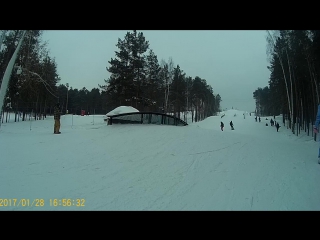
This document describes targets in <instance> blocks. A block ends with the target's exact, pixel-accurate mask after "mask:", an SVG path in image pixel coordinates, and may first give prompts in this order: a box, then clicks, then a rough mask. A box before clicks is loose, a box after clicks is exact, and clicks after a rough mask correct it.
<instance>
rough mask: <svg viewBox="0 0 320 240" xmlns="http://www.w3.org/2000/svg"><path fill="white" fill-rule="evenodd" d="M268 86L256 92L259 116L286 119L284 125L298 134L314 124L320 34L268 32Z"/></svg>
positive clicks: (286, 31) (282, 31)
mask: <svg viewBox="0 0 320 240" xmlns="http://www.w3.org/2000/svg"><path fill="white" fill-rule="evenodd" d="M267 43H268V56H269V58H270V66H268V69H269V70H270V72H271V73H270V79H269V85H268V86H266V87H264V88H258V89H257V90H255V91H254V92H253V98H254V99H255V101H256V113H257V115H260V116H266V115H279V114H282V115H283V124H284V125H286V126H287V127H288V128H290V129H291V130H292V132H293V133H294V134H299V132H300V130H301V129H304V130H305V131H308V134H309V126H310V125H312V124H313V123H314V120H315V116H316V113H317V106H318V104H319V82H320V79H319V76H320V75H319V74H320V31H319V30H280V31H272V32H271V31H267Z"/></svg>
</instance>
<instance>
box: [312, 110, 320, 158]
mask: <svg viewBox="0 0 320 240" xmlns="http://www.w3.org/2000/svg"><path fill="white" fill-rule="evenodd" d="M319 123H320V105H318V112H317V116H316V121H315V123H314V126H313V131H314V133H319ZM318 163H319V164H320V146H319V153H318Z"/></svg>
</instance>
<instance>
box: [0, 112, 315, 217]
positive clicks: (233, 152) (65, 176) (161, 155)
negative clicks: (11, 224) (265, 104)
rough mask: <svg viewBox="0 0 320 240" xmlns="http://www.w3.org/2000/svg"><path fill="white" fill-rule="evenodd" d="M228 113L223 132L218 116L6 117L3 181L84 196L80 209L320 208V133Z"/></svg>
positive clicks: (15, 188)
mask: <svg viewBox="0 0 320 240" xmlns="http://www.w3.org/2000/svg"><path fill="white" fill-rule="evenodd" d="M230 116H232V117H230ZM230 116H228V115H226V116H225V117H224V118H223V121H224V122H225V125H226V126H227V123H228V121H230V119H232V120H233V122H234V124H235V130H234V131H231V130H229V129H228V128H227V127H226V128H225V131H223V132H222V131H221V130H220V128H219V125H220V121H221V118H220V117H209V118H207V119H206V120H204V121H202V122H198V123H191V124H189V125H188V126H186V127H177V126H158V125H117V124H114V125H111V126H107V125H106V124H105V123H104V122H103V117H102V116H95V118H94V124H93V121H92V117H91V118H90V116H88V117H79V116H74V117H73V120H72V119H71V116H64V117H63V118H62V120H61V122H62V124H61V131H62V134H61V135H54V134H51V131H52V129H53V121H52V119H50V118H48V119H46V120H41V121H36V122H32V128H31V129H32V130H30V123H29V122H19V123H6V124H2V126H1V132H0V152H1V153H4V157H2V158H1V170H0V190H1V192H2V193H3V194H4V197H7V198H18V197H20V198H27V197H30V198H35V196H33V195H32V194H31V193H38V194H37V197H38V198H47V199H49V198H85V199H86V203H87V204H86V207H84V208H83V210H253V211H254V210H320V204H319V202H320V197H319V196H320V190H318V189H319V188H318V187H317V185H318V184H317V183H318V182H319V180H320V177H319V174H318V171H319V170H320V169H319V166H318V164H317V163H316V160H314V159H313V158H315V157H314V156H316V154H317V146H318V144H319V143H315V142H312V141H305V140H301V139H303V137H302V136H301V137H299V138H301V139H300V140H299V141H298V140H297V137H296V136H292V135H290V134H289V135H286V134H283V131H285V129H284V127H282V128H280V132H279V133H277V132H276V130H275V129H274V128H272V127H270V126H269V127H264V126H263V124H265V123H264V122H265V121H264V120H262V123H256V122H255V121H254V117H253V116H252V117H246V119H243V118H241V117H240V116H239V117H237V118H234V117H233V114H232V115H230ZM72 124H73V125H72ZM259 124H260V125H259ZM14 125H16V126H20V127H17V128H15V127H13V126H14ZM246 126H248V127H246ZM309 138H311V137H309ZM57 139H58V141H57ZM20 148H21V150H19V151H17V150H18V149H20ZM302 149H304V151H302ZM315 159H316V158H315ZM13 173H14V174H13ZM18 176H19V177H18ZM311 187H313V188H314V189H313V188H312V189H313V191H310V190H309V189H310V188H311ZM6 210H41V209H40V208H35V207H7V208H6ZM43 210H82V209H79V208H68V209H66V208H63V207H60V208H59V207H57V208H52V207H46V208H43Z"/></svg>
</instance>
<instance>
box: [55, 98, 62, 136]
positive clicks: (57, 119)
mask: <svg viewBox="0 0 320 240" xmlns="http://www.w3.org/2000/svg"><path fill="white" fill-rule="evenodd" d="M60 115H61V113H60V104H59V103H57V104H56V106H55V107H54V112H53V118H54V132H53V133H54V134H60V133H61V132H60Z"/></svg>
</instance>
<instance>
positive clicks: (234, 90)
mask: <svg viewBox="0 0 320 240" xmlns="http://www.w3.org/2000/svg"><path fill="white" fill-rule="evenodd" d="M128 31H129V32H132V30H121V31H120V30H118V31H116V30H95V31H93V30H86V31H85V30H81V31H80V30H49V31H44V33H43V36H42V39H43V41H48V46H47V48H48V50H49V52H50V53H49V55H50V56H51V57H52V58H55V60H56V63H57V71H58V74H59V76H60V77H61V81H60V83H61V84H65V83H69V85H70V86H71V87H73V88H77V89H81V88H83V87H86V88H87V89H88V90H91V89H92V88H98V84H101V85H104V84H105V82H104V79H108V78H109V76H110V74H109V72H108V71H107V70H106V67H109V66H110V65H109V63H108V61H110V60H111V58H114V57H115V51H118V50H119V49H118V48H117V47H116V44H117V43H118V38H120V39H124V36H125V35H126V33H127V32H128ZM137 31H138V32H143V34H144V36H145V37H146V40H147V41H149V44H150V46H149V47H150V49H152V50H153V51H154V53H155V54H156V55H157V57H158V61H159V63H160V62H161V60H162V59H163V60H165V61H168V59H169V58H170V57H171V58H172V60H173V62H174V64H175V66H176V65H179V66H180V68H181V69H182V70H183V72H184V73H186V76H190V77H192V78H194V77H196V76H199V77H200V78H202V79H205V80H206V81H207V83H208V84H209V85H211V86H212V88H213V91H214V94H220V96H221V98H222V102H221V107H222V108H223V109H224V108H228V109H230V108H232V107H234V108H237V109H239V110H244V111H254V110H255V102H254V99H253V92H254V91H255V90H256V89H257V88H258V87H261V88H263V87H265V86H267V85H268V80H269V77H270V71H269V70H268V69H267V66H268V65H269V62H268V60H267V54H266V46H267V41H266V35H267V32H266V31H264V30H259V31H258V30H247V31H240V30H226V31H221V30H207V31H200V30H192V31H191V30H168V31H164V30H137Z"/></svg>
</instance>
